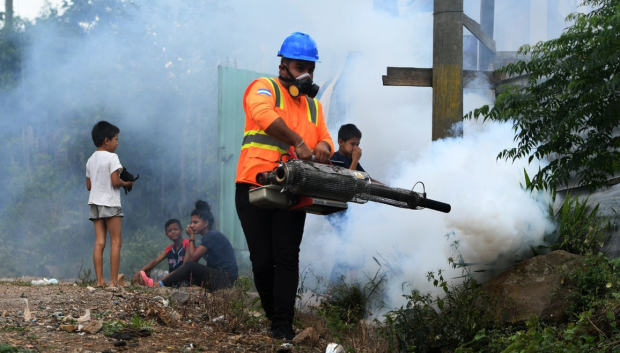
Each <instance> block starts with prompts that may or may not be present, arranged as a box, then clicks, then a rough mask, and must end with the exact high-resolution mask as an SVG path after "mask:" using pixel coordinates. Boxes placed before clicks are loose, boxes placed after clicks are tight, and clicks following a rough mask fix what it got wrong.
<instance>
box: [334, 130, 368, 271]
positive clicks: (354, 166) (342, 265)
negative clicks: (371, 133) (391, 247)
mask: <svg viewBox="0 0 620 353" xmlns="http://www.w3.org/2000/svg"><path fill="white" fill-rule="evenodd" d="M361 140H362V132H361V131H360V130H359V129H358V128H357V126H355V125H353V124H345V125H342V126H341V127H340V129H339V130H338V147H339V148H338V151H336V152H335V153H334V154H333V155H332V157H331V158H330V161H331V162H332V164H334V165H336V166H339V167H343V168H347V169H350V170H358V171H360V172H365V170H364V168H362V165H361V164H360V163H359V161H360V158H362V149H361V148H360V142H361ZM371 180H372V179H371ZM372 181H373V182H378V181H376V180H372ZM347 216H348V211H347V210H344V211H341V212H336V213H332V214H330V215H327V216H325V218H327V221H328V222H329V224H331V225H332V227H334V230H336V235H337V236H338V238H339V239H340V241H341V242H342V243H348V242H349V237H348V236H347V234H348V232H346V222H347V218H348V217H347ZM364 263H365V260H364V254H363V253H360V254H356V255H355V256H353V255H351V254H346V253H339V254H337V255H336V260H335V262H334V267H333V268H332V272H331V275H330V277H329V279H330V281H331V282H332V283H338V282H339V281H340V280H341V279H342V278H343V276H346V275H347V271H349V272H350V277H351V279H355V276H356V275H357V270H358V269H360V268H363V267H364Z"/></svg>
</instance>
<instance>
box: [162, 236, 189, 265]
mask: <svg viewBox="0 0 620 353" xmlns="http://www.w3.org/2000/svg"><path fill="white" fill-rule="evenodd" d="M188 246H189V239H183V246H181V249H179V250H177V249H175V248H174V244H171V245H169V246H168V247H167V248H166V250H164V252H165V253H166V259H168V272H172V271H174V270H176V269H177V268H179V267H181V265H183V259H185V249H187V247H188Z"/></svg>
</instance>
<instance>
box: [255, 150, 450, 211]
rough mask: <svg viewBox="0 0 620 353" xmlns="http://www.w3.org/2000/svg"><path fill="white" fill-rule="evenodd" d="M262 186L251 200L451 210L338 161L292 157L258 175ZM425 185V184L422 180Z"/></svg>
mask: <svg viewBox="0 0 620 353" xmlns="http://www.w3.org/2000/svg"><path fill="white" fill-rule="evenodd" d="M256 182H257V183H258V184H260V185H262V186H260V187H256V188H253V189H250V191H249V198H250V203H252V204H253V205H255V206H259V207H264V208H288V209H292V210H301V211H304V212H308V213H314V214H321V215H326V214H330V213H334V212H338V211H342V210H345V209H347V208H348V206H347V202H355V203H361V204H363V203H366V202H368V201H373V202H380V203H383V204H386V205H390V206H395V207H400V208H408V209H412V210H420V209H424V208H428V209H431V210H435V211H439V212H444V213H448V212H450V209H451V207H450V205H449V204H447V203H443V202H439V201H435V200H431V199H429V198H427V197H426V191H423V192H422V193H418V192H415V191H413V190H407V189H399V188H392V187H389V186H387V185H384V184H381V183H377V182H373V181H372V180H371V178H370V176H369V175H368V173H366V172H360V171H357V170H349V169H346V168H343V167H339V166H335V165H327V164H320V163H315V162H309V161H303V160H300V159H291V160H289V161H287V162H281V163H280V165H279V166H278V167H276V168H275V169H274V170H272V171H265V172H261V173H258V174H257V175H256ZM422 185H423V184H422Z"/></svg>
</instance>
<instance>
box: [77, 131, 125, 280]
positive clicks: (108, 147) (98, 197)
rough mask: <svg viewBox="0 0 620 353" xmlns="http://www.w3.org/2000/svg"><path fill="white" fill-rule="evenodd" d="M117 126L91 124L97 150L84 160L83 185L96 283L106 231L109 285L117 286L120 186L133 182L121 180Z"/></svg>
mask: <svg viewBox="0 0 620 353" xmlns="http://www.w3.org/2000/svg"><path fill="white" fill-rule="evenodd" d="M119 133H120V130H119V128H117V127H116V126H114V125H112V124H110V123H108V122H107V121H100V122H98V123H97V124H95V126H94V127H93V131H92V138H93V142H94V143H95V146H96V147H97V150H96V151H95V153H93V155H92V156H91V157H90V158H89V159H88V162H86V188H87V189H88V191H90V195H89V197H88V204H89V205H90V213H89V215H88V219H89V220H91V221H93V224H94V225H95V247H94V249H93V263H94V265H95V275H96V276H97V286H98V287H103V286H105V279H104V278H103V249H104V248H105V238H106V233H107V232H108V231H109V232H110V286H112V287H117V286H118V269H119V266H120V262H121V244H122V238H121V228H122V217H123V210H122V208H121V187H131V186H133V183H134V182H133V181H122V180H121V178H120V172H121V170H123V166H122V165H121V162H120V161H119V160H118V156H117V155H116V153H114V152H116V148H117V147H118V134H119Z"/></svg>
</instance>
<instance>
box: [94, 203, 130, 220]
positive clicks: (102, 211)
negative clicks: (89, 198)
mask: <svg viewBox="0 0 620 353" xmlns="http://www.w3.org/2000/svg"><path fill="white" fill-rule="evenodd" d="M123 216H124V215H123V209H122V208H120V207H108V206H97V205H90V213H89V214H88V219H89V220H91V221H94V220H95V219H100V218H110V217H123Z"/></svg>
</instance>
